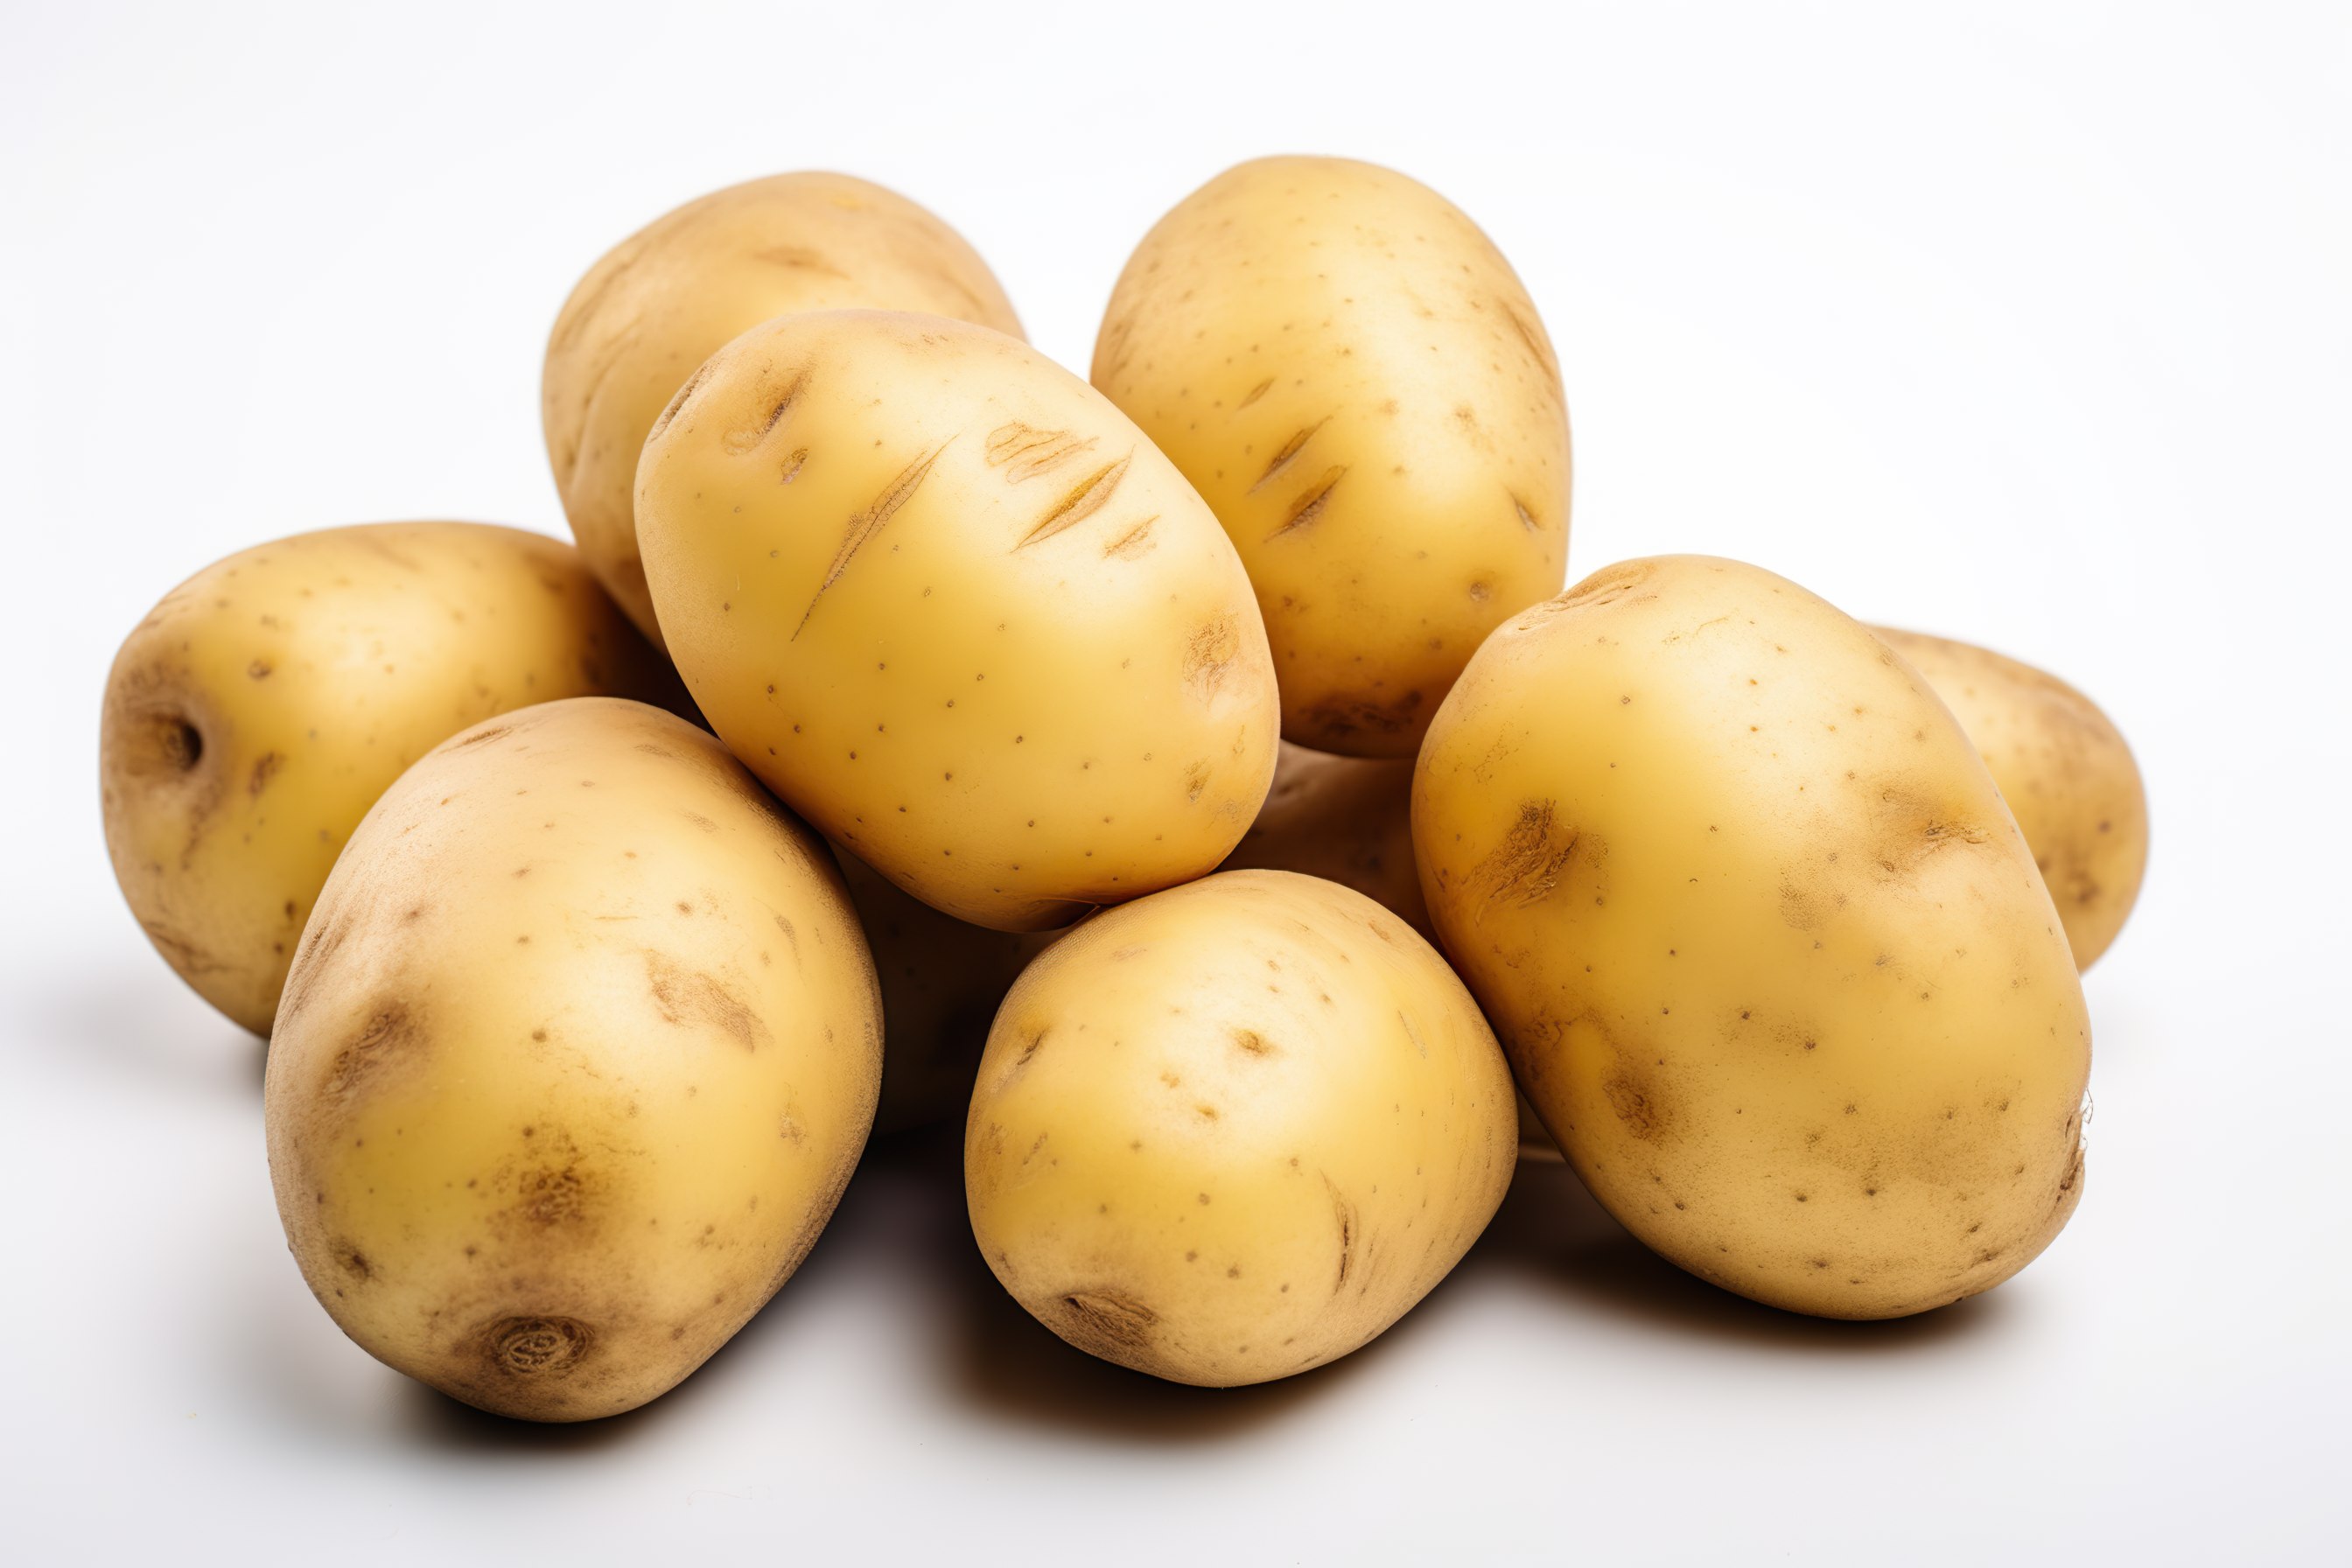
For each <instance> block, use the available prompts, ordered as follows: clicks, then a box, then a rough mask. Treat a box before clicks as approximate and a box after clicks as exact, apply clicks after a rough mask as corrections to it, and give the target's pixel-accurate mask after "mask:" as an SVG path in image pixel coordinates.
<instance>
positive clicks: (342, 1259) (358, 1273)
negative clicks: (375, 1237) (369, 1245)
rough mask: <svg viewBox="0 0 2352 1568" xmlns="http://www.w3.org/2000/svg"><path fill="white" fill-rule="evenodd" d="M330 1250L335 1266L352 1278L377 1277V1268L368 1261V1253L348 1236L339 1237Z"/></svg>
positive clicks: (361, 1279) (363, 1279)
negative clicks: (363, 1251)
mask: <svg viewBox="0 0 2352 1568" xmlns="http://www.w3.org/2000/svg"><path fill="white" fill-rule="evenodd" d="M328 1250H329V1253H330V1254H331V1256H332V1257H333V1258H334V1260H335V1267H336V1268H340V1269H341V1270H342V1271H343V1272H344V1273H345V1274H347V1275H349V1276H350V1277H351V1278H352V1279H355V1280H359V1281H362V1282H364V1281H366V1280H369V1279H373V1278H375V1269H374V1268H373V1266H372V1265H371V1264H370V1263H369V1262H368V1260H367V1255H366V1254H365V1253H362V1251H361V1250H360V1249H359V1247H358V1246H357V1245H355V1244H354V1243H353V1242H352V1241H351V1240H350V1239H349V1238H348V1237H337V1238H336V1239H335V1241H334V1242H333V1244H332V1245H331V1247H329V1249H328Z"/></svg>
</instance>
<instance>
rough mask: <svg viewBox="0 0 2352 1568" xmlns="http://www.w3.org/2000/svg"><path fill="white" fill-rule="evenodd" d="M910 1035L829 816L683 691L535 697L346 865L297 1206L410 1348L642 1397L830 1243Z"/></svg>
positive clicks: (281, 1162) (306, 1256) (299, 1037)
mask: <svg viewBox="0 0 2352 1568" xmlns="http://www.w3.org/2000/svg"><path fill="white" fill-rule="evenodd" d="M881 1050H882V1040H881V1017H880V1013H879V1009H878V1006H877V999H876V994H875V984H874V968H873V964H872V962H871V961H870V960H869V959H868V957H867V955H866V942H865V940H864V939H863V938H862V937H860V936H859V935H858V931H857V922H856V918H855V917H854V915H853V914H852V912H851V910H850V906H849V900H848V897H847V895H846V894H845V892H844V891H843V889H842V886H841V879H840V877H839V876H838V874H837V873H836V872H835V869H834V864H833V860H832V858H831V856H830V855H829V854H827V852H826V850H825V847H824V845H823V844H822V843H821V842H820V841H819V840H818V839H817V837H816V836H815V835H814V834H813V833H811V832H809V831H808V829H807V828H805V827H803V826H802V825H801V824H799V823H798V822H795V821H794V820H793V818H792V817H791V816H788V815H786V814H785V813H784V812H783V811H782V810H780V809H779V808H778V807H777V806H776V805H775V803H774V802H773V801H772V800H770V799H769V798H768V797H767V795H764V794H763V793H761V790H760V788H759V786H758V785H757V784H754V783H753V782H752V780H751V775H749V774H748V773H745V772H744V771H743V770H742V768H740V766H738V765H737V764H736V763H735V761H734V760H733V759H732V758H730V756H728V755H727V753H726V752H724V751H722V750H721V749H720V748H719V744H718V742H715V741H713V740H711V739H710V737H709V736H708V735H706V734H704V733H703V732H702V731H699V730H697V729H695V728H694V727H693V726H691V725H689V724H688V723H686V722H685V721H682V720H679V719H676V718H673V717H671V716H670V715H668V714H667V713H663V712H660V711H659V710H655V709H652V708H646V707H644V706H641V705H639V704H636V703H632V702H622V701H616V700H610V699H603V698H587V699H580V700H572V701H568V702H555V703H549V704H547V705H545V706H543V707H538V708H527V709H524V710H521V711H520V712H517V713H513V714H509V715H507V716H505V717H503V718H500V719H497V720H493V721H490V722H488V723H485V724H479V725H477V726H475V727H474V728H473V729H471V730H468V731H466V732H465V733H464V734H462V735H459V736H457V737H456V738H455V739H453V740H451V741H450V742H447V743H446V744H445V745H443V746H442V747H440V748H439V749H438V750H436V751H435V752H433V753H432V754H431V755H430V756H428V757H426V758H425V760H424V761H422V762H420V763H417V764H416V766H415V767H414V768H412V769H410V770H409V771H408V773H405V774H404V775H403V776H402V778H401V780H400V782H399V783H397V784H394V786H393V787H392V788H391V789H390V790H388V791H387V792H385V794H384V796H383V800H382V801H380V802H379V803H378V804H377V805H376V808H375V809H374V810H373V812H371V813H370V814H369V815H368V818H367V820H366V821H365V822H364V823H362V824H361V826H360V830H359V832H357V833H356V834H354V835H353V836H352V842H351V847H349V848H348V849H347V850H345V852H344V854H343V858H342V859H341V861H340V862H339V863H338V864H337V865H336V867H335V871H334V875H333V876H332V877H331V878H330V879H328V882H327V888H326V891H325V892H324V893H323V894H322V895H321V897H320V900H319V910H318V912H317V914H316V915H315V916H314V917H313V918H312V920H311V921H310V928H309V930H308V931H305V932H304V933H303V939H302V950H301V952H300V954H299V957H298V958H297V959H296V961H295V965H294V972H293V975H292V977H291V978H290V979H289V982H288V984H287V988H286V1001H285V1005H284V1006H283V1007H282V1008H281V1010H280V1012H279V1016H278V1035H277V1037H276V1038H275V1039H274V1040H272V1041H271V1042H270V1050H269V1068H268V1084H267V1089H266V1095H265V1100H266V1119H267V1122H268V1134H269V1171H270V1177H271V1180H272V1182H273V1184H275V1186H276V1188H277V1192H278V1215H279V1216H280V1218H282V1219H283V1220H284V1222H285V1225H286V1237H287V1240H288V1242H289V1245H290V1246H291V1247H292V1249H293V1253H294V1258H295V1260H296V1261H297V1262H298V1263H299V1264H300V1265H301V1268H302V1277H303V1278H304V1279H306V1280H308V1281H309V1282H310V1289H312V1290H313V1291H315V1292H316V1293H317V1295H318V1297H319V1300H320V1303H321V1304H322V1305H324V1306H325V1307H326V1309H327V1310H328V1312H329V1313H331V1315H332V1316H333V1318H334V1320H335V1321H336V1323H337V1324H338V1325H340V1326H341V1329H342V1330H343V1331H344V1332H345V1333H347V1334H349V1335H351V1337H352V1339H353V1340H355V1341H357V1342H359V1344H360V1346H361V1347H362V1349H364V1350H366V1351H367V1352H369V1353H370V1354H372V1355H373V1356H375V1357H376V1358H377V1359H378V1360H380V1361H383V1363H386V1364H387V1365H390V1366H393V1367H395V1368H397V1369H398V1370H400V1371H402V1372H404V1373H407V1374H408V1375H409V1376H411V1377H415V1378H417V1379H420V1380H421V1381H423V1382H425V1383H428V1384H432V1385H433V1386H434V1387H436V1388H437V1389H440V1390H441V1391H442V1392H443V1393H445V1394H451V1395H453V1396H455V1397H457V1398H458V1399H462V1400H464V1401H466V1402H467V1404H469V1405H479V1406H480V1407H482V1408H483V1409H485V1410H493V1411H497V1412H499V1414H501V1415H520V1416H527V1417H530V1418H531V1419H533V1420H541V1421H577V1420H584V1419H587V1418H590V1417H592V1416H598V1415H613V1414H614V1413H615V1412H617V1411H622V1410H627V1409H630V1408H632V1407H634V1406H635V1405H642V1404H644V1403H645V1402H646V1401H647V1400H649V1399H652V1398H654V1397H655V1396H656V1395H657V1394H663V1393H665V1392H667V1390H668V1389H670V1388H671V1387H673V1386H674V1385H676V1384H677V1383H678V1382H679V1381H680V1380H681V1379H683V1378H684V1377H685V1376H686V1375H687V1374H688V1373H691V1372H692V1371H693V1370H694V1369H695V1368H696V1367H698V1366H699V1365H701V1364H702V1363H703V1362H704V1361H705V1360H706V1359H707V1358H708V1357H709V1355H710V1353H711V1352H713V1351H715V1350H717V1349H718V1348H719V1346H720V1345H722V1344H724V1343H726V1342H727V1341H728V1339H729V1338H730V1336H731V1335H733V1333H734V1332H735V1331H736V1330H737V1329H739V1328H740V1327H742V1325H743V1324H744V1322H745V1321H748V1320H749V1319H750V1318H751V1314H752V1313H754V1312H756V1311H758V1310H760V1307H761V1303H763V1302H765V1301H766V1300H768V1298H769V1297H770V1296H772V1295H773V1294H774V1293H775V1291H776V1288H777V1287H778V1286H780V1285H782V1283H783V1282H784V1280H786V1279H789V1278H791V1276H792V1273H793V1269H795V1268H798V1267H799V1265H800V1261H801V1259H802V1258H803V1256H805V1255H806V1253H807V1252H808V1249H809V1247H810V1245H811V1244H812V1243H813V1242H814V1240H815V1239H816V1236H817V1233H818V1232H819V1231H820V1230H822V1229H823V1228H824V1223H825V1220H826V1218H827V1217H828V1216H829V1215H831V1214H832V1212H833V1207H834V1204H835V1200H836V1199H838V1198H839V1197H840V1195H841V1190H842V1187H843V1185H844V1184H845V1183H846V1182H847V1181H848V1180H849V1173H850V1171H851V1169H852V1168H853V1167H854V1166H855V1165H856V1163H857V1156H858V1152H859V1151H860V1150H861V1149H862V1148H864V1146H865V1143H866V1131H867V1129H868V1127H869V1126H870V1125H871V1123H872V1121H873V1119H874V1103H875V1092H876V1085H877V1079H878V1077H879V1074H880V1070H881Z"/></svg>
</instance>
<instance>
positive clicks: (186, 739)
mask: <svg viewBox="0 0 2352 1568" xmlns="http://www.w3.org/2000/svg"><path fill="white" fill-rule="evenodd" d="M598 693H609V694H614V695H619V696H627V697H643V698H646V699H650V700H657V701H665V702H671V703H677V704H680V705H682V704H683V703H684V701H685V694H684V693H683V692H682V691H680V690H679V689H678V686H677V677H676V676H675V675H673V674H672V673H671V672H670V669H669V667H668V666H667V664H666V663H665V662H664V661H663V660H662V658H661V657H660V656H659V655H658V654H656V653H655V652H654V650H653V649H651V648H649V647H646V645H645V642H644V640H643V639H642V638H640V637H638V636H637V634H636V633H635V631H633V630H631V629H630V627H629V623H628V622H627V621H626V620H625V619H624V618H623V616H621V614H620V612H619V611H617V610H615V609H614V607H613V605H612V602H611V601H610V600H608V599H607V598H605V596H604V591H603V590H602V589H600V588H598V587H597V585H596V580H595V579H594V578H593V577H592V576H591V575H590V574H588V572H587V570H586V569H585V568H584V567H583V566H582V565H581V563H580V557H579V555H578V553H577V552H575V551H573V550H572V547H571V546H570V545H568V544H562V543H560V542H557V541H555V540H552V539H547V538H542V537H541V536H540V535H538V534H535V533H524V532H521V531H518V530H515V529H510V528H492V527H489V526H488V525H485V524H481V523H471V522H417V523H380V524H374V525H370V526H365V527H359V528H331V529H325V530H321V531H319V532H316V533H303V534H297V535H295V536H294V537H293V538H291V539H281V540H278V542H275V543H272V544H264V545H258V546H257V547H255V548H254V549H251V550H247V551H244V552H240V553H238V554H236V555H232V556H230V557H228V559H226V561H222V562H219V563H215V564H214V565H212V566H208V567H206V568H205V570H204V571H202V572H199V573H197V574H195V575H194V577H191V578H189V579H188V580H187V581H186V582H185V583H183V584H180V586H179V587H177V588H175V589H173V591H172V592H171V593H170V594H168V595H165V596H164V599H163V603H161V604H159V605H156V606H155V607H154V609H152V611H150V612H148V616H147V618H146V619H145V620H144V621H142V622H141V623H140V624H139V626H138V627H137V629H135V630H134V631H132V632H131V636H130V637H128V638H126V639H125V640H124V642H123V645H122V650H121V652H120V653H119V654H117V655H116V656H115V660H114V669H113V673H112V674H110V676H109V677H108V678H107V683H106V698H105V705H104V707H103V709H102V710H101V714H100V726H99V777H100V786H101V797H100V798H101V800H102V802H103V805H104V809H105V818H106V847H107V850H108V852H109V854H110V855H111V856H112V857H113V860H114V876H115V879H116V880H117V881H118V882H120V883H121V887H122V896H123V897H124V898H125V899H126V900H129V901H130V904H131V913H132V914H134V915H136V916H137V917H138V918H139V923H140V925H141V927H142V929H144V930H145V931H146V932H147V936H148V940H149V941H151V942H153V943H154V944H155V950H156V951H157V952H160V953H162V954H163V957H164V959H165V961H166V962H168V963H170V964H171V965H172V967H173V969H174V970H176V971H178V973H179V974H180V977H181V978H182V979H184V980H185V981H186V982H187V983H188V984H190V985H192V986H194V988H195V991H196V993H197V994H199V995H201V996H202V997H204V999H205V1001H207V1002H209V1003H211V1004H212V1005H214V1006H215V1007H217V1008H219V1009H220V1010H221V1011H222V1012H223V1013H225V1014H226V1015H227V1016H229V1017H231V1018H232V1019H235V1020H236V1022H237V1023H239V1024H241V1025H243V1026H245V1027H247V1028H248V1029H251V1030H252V1031H253V1032H254V1033H255V1034H257V1035H266V1034H268V1032H269V1021H270V1018H271V1016H272V1015H274V1014H275V1013H276V1012H277V1010H278V988H279V987H280V986H282V985H283V984H285V983H286V966H287V965H288V964H289V963H291V962H293V951H294V944H295V942H296V940H297V939H298V938H299V936H300V935H301V933H302V925H303V921H305V920H307V919H308V918H309V916H310V904H311V901H312V900H314V899H316V898H317V897H318V894H319V888H320V884H322V883H323V882H325V881H326V879H327V871H328V869H329V868H331V867H332V866H333V865H334V863H335V856H336V854H337V853H338V852H339V851H340V850H341V848H342V847H343V841H344V840H345V839H347V838H349V837H351V832H352V828H354V827H356V826H358V825H359V820H360V818H361V816H362V815H364V814H365V813H366V811H367V808H368V807H369V806H370V805H373V804H374V801H375V798H376V796H377V795H381V794H383V791H384V788H385V787H386V786H387V785H389V784H391V783H392V781H393V780H394V779H396V778H398V777H399V776H400V773H401V770H402V769H404V768H405V767H407V766H408V764H409V763H413V762H415V760H416V759H417V758H419V757H421V756H423V755H424V754H425V752H428V751H430V750H431V749H432V748H433V747H434V746H436V745H437V744H438V743H439V742H442V741H443V740H445V739H446V738H447V737H449V736H451V735H454V734H456V733H457V731H460V730H462V729H464V728H465V727H466V726H467V725H468V724H471V723H474V722H475V721H478V720H481V719H485V718H488V717H489V716H490V715H492V714H496V713H503V712H505V711H507V710H509V709H511V708H520V707H521V706H523V705H524V704H526V703H531V702H543V701H547V700H551V699H553V698H559V697H577V696H583V695H591V694H598Z"/></svg>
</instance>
